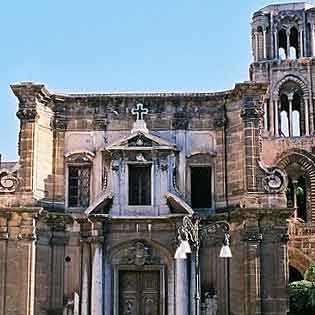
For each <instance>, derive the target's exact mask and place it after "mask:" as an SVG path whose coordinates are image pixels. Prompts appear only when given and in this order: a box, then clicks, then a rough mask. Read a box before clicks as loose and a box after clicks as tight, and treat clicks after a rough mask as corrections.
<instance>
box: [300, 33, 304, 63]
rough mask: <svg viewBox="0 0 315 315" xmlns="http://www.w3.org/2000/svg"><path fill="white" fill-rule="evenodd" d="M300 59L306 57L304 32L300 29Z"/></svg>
mask: <svg viewBox="0 0 315 315" xmlns="http://www.w3.org/2000/svg"><path fill="white" fill-rule="evenodd" d="M299 34H300V57H304V43H303V30H302V29H300V31H299Z"/></svg>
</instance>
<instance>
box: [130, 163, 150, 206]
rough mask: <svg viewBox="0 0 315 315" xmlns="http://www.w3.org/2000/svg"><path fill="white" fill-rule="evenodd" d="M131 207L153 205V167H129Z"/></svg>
mask: <svg viewBox="0 0 315 315" xmlns="http://www.w3.org/2000/svg"><path fill="white" fill-rule="evenodd" d="M129 205H130V206H150V205H151V165H129Z"/></svg>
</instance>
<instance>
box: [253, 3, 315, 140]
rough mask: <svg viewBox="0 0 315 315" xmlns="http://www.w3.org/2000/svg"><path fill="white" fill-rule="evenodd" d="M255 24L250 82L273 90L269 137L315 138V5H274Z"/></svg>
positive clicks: (267, 101)
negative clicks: (314, 90) (313, 136)
mask: <svg viewBox="0 0 315 315" xmlns="http://www.w3.org/2000/svg"><path fill="white" fill-rule="evenodd" d="M251 25H252V54H253V63H252V64H251V65H250V80H251V81H254V82H264V83H267V84H268V86H269V89H268V93H267V95H266V99H265V103H264V113H265V116H264V132H263V134H264V135H265V136H270V137H303V136H309V135H312V134H314V109H313V106H314V96H313V89H312V86H313V84H314V78H315V70H314V62H315V59H314V58H315V6H313V5H309V4H306V3H291V4H277V5H269V6H267V7H265V8H262V9H261V10H259V11H257V12H255V13H254V15H253V18H252V24H251Z"/></svg>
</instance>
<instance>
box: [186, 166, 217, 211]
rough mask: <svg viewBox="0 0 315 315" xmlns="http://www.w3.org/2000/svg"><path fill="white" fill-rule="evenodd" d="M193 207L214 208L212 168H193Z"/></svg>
mask: <svg viewBox="0 0 315 315" xmlns="http://www.w3.org/2000/svg"><path fill="white" fill-rule="evenodd" d="M190 177H191V206H192V208H193V209H205V208H212V189H211V167H207V166H202V167H191V171H190Z"/></svg>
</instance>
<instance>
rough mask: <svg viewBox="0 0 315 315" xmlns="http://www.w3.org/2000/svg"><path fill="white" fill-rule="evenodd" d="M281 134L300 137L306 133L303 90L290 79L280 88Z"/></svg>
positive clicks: (281, 135)
mask: <svg viewBox="0 0 315 315" xmlns="http://www.w3.org/2000/svg"><path fill="white" fill-rule="evenodd" d="M279 96H280V97H279V100H280V106H279V118H278V119H279V135H280V137H300V136H302V135H305V134H306V127H305V111H304V103H303V90H302V89H301V88H300V87H299V86H298V85H297V84H296V83H295V82H293V81H288V82H286V83H284V85H283V86H282V87H281V88H280V90H279Z"/></svg>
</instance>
